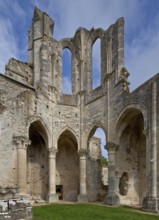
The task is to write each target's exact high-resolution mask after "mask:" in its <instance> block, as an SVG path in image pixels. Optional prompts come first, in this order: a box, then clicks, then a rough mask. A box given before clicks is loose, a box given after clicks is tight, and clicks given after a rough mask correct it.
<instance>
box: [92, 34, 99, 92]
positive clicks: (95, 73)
mask: <svg viewBox="0 0 159 220" xmlns="http://www.w3.org/2000/svg"><path fill="white" fill-rule="evenodd" d="M99 86H101V39H100V38H97V39H96V40H95V42H94V43H93V46H92V89H93V90H94V89H96V88H97V87H99Z"/></svg>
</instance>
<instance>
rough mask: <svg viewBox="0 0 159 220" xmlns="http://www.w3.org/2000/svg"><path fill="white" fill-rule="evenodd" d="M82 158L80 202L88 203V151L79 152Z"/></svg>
mask: <svg viewBox="0 0 159 220" xmlns="http://www.w3.org/2000/svg"><path fill="white" fill-rule="evenodd" d="M78 153H79V158H80V161H79V162H80V194H79V195H78V201H79V202H87V201H88V197H87V183H86V176H87V174H86V170H87V169H86V168H87V164H86V163H87V162H86V160H87V150H85V149H81V150H79V151H78Z"/></svg>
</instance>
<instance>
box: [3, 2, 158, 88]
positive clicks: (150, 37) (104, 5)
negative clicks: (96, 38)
mask: <svg viewBox="0 0 159 220" xmlns="http://www.w3.org/2000/svg"><path fill="white" fill-rule="evenodd" d="M34 6H37V7H39V8H40V9H41V10H43V11H45V12H47V13H48V14H49V15H50V17H52V18H53V19H54V21H55V28H54V35H53V36H54V37H55V38H56V39H58V40H59V39H61V38H64V37H72V36H73V35H74V33H75V31H76V29H77V28H78V27H85V28H87V29H91V28H92V27H93V26H94V27H95V28H98V27H102V28H103V29H107V28H108V27H109V25H111V24H112V23H114V22H115V21H116V20H117V19H118V18H119V17H122V16H123V17H124V18H125V66H126V67H127V68H128V70H129V72H130V77H129V81H130V83H131V90H133V89H135V88H136V87H138V86H139V85H140V84H142V83H143V82H144V81H145V80H147V79H149V78H150V77H151V76H153V75H155V74H156V73H157V72H159V59H158V53H159V0H80V1H78V0H0V42H1V44H0V72H2V73H3V72H4V68H5V64H6V63H7V62H8V59H9V58H10V57H16V58H17V59H20V60H24V61H27V31H28V28H29V26H30V25H31V22H32V16H33V10H34Z"/></svg>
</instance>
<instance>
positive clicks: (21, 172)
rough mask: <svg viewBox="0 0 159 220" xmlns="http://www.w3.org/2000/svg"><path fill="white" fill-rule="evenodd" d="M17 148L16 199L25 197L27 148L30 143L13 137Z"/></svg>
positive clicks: (23, 138)
mask: <svg viewBox="0 0 159 220" xmlns="http://www.w3.org/2000/svg"><path fill="white" fill-rule="evenodd" d="M14 142H15V144H16V146H17V185H18V194H17V195H16V197H20V198H23V197H27V187H26V186H27V146H28V145H29V144H30V141H29V140H28V139H27V138H25V137H14Z"/></svg>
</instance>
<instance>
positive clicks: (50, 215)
mask: <svg viewBox="0 0 159 220" xmlns="http://www.w3.org/2000/svg"><path fill="white" fill-rule="evenodd" d="M33 215H34V220H102V219H103V220H157V219H158V220H159V216H156V215H149V214H145V213H140V212H137V211H133V210H130V209H127V208H112V207H106V206H99V205H88V204H87V205H85V204H73V205H72V204H71V205H63V204H55V205H48V206H40V207H39V206H38V207H34V208H33Z"/></svg>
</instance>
